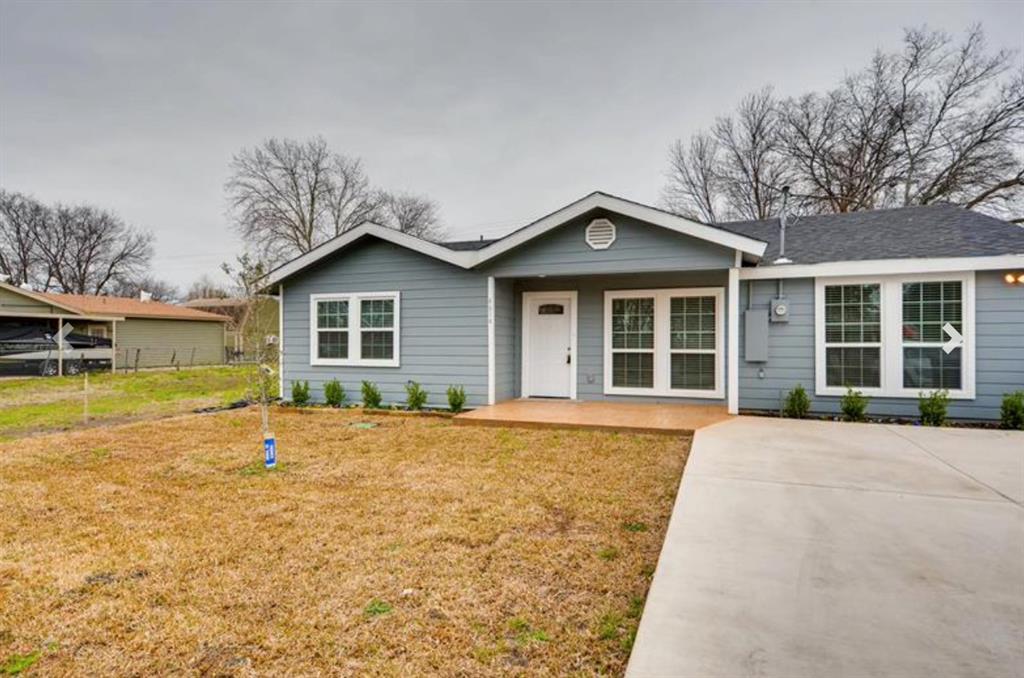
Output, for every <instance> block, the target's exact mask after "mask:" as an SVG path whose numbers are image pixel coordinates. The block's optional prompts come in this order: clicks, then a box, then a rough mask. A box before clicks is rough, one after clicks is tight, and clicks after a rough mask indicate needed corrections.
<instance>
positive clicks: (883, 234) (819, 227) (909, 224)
mask: <svg viewBox="0 0 1024 678" xmlns="http://www.w3.org/2000/svg"><path fill="white" fill-rule="evenodd" d="M720 226H721V228H724V229H727V230H729V231H732V232H735V233H740V234H743V235H746V236H749V237H752V238H758V239H760V240H764V241H766V242H767V243H768V247H767V249H766V250H765V253H764V257H763V259H762V261H761V263H760V264H759V268H764V267H768V266H772V265H773V264H772V262H774V261H775V260H776V259H777V258H778V257H779V220H778V219H777V218H775V219H764V220H761V221H736V222H731V223H724V224H720ZM1006 254H1024V228H1022V227H1020V226H1016V225H1014V224H1011V223H1009V222H1006V221H1002V220H1001V219H996V218H995V217H990V216H988V215H985V214H981V213H979V212H973V211H971V210H969V209H964V208H963V207H959V206H956V205H951V204H949V203H939V204H934V205H921V206H915V207H902V208H894V209H884V210H871V211H865V212H848V213H845V214H820V215H812V216H805V217H798V218H795V219H790V220H789V221H788V222H787V224H786V258H787V259H789V260H791V261H792V263H793V264H797V265H799V264H822V263H830V262H839V261H870V260H881V259H924V258H929V259H930V258H946V257H984V256H1000V255H1006ZM785 265H786V266H790V265H792V264H785Z"/></svg>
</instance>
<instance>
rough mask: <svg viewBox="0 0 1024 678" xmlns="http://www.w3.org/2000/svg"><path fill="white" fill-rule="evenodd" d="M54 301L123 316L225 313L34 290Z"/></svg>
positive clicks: (191, 316)
mask: <svg viewBox="0 0 1024 678" xmlns="http://www.w3.org/2000/svg"><path fill="white" fill-rule="evenodd" d="M35 294H36V296H39V297H45V298H47V299H50V300H51V301H55V302H57V303H58V304H62V305H63V306H67V307H70V308H73V309H76V310H77V311H78V312H79V313H83V314H86V315H106V316H124V317H126V318H163V319H166V320H210V321H214V320H216V321H220V322H224V321H227V320H230V318H228V317H227V316H223V315H218V314H216V313H207V312H206V311H200V310H198V309H194V308H185V307H184V306H176V305H174V304H165V303H162V302H159V301H142V300H140V299H136V298H134V297H132V298H128V297H105V296H97V295H93V294H57V293H55V292H35Z"/></svg>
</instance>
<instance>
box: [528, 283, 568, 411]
mask: <svg viewBox="0 0 1024 678" xmlns="http://www.w3.org/2000/svg"><path fill="white" fill-rule="evenodd" d="M566 297H568V298H569V300H570V301H569V305H570V306H571V307H572V313H570V314H569V357H570V367H571V368H572V369H571V370H570V372H571V375H570V377H569V400H576V398H577V386H578V385H579V364H580V361H579V351H578V350H577V349H578V337H577V322H578V320H579V316H578V314H577V313H578V309H579V292H578V291H577V290H564V291H561V292H558V291H545V292H523V304H522V318H523V323H522V324H523V336H522V338H521V342H522V351H521V352H522V357H521V360H520V363H521V364H520V373H519V382H520V385H521V389H520V390H521V391H522V394H523V397H524V398H529V397H530V392H531V388H532V385H531V384H530V318H531V317H532V315H533V314H532V313H531V312H530V302H532V301H534V300H536V301H544V300H545V299H564V298H566Z"/></svg>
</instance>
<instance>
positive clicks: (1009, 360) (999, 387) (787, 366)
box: [739, 271, 1024, 419]
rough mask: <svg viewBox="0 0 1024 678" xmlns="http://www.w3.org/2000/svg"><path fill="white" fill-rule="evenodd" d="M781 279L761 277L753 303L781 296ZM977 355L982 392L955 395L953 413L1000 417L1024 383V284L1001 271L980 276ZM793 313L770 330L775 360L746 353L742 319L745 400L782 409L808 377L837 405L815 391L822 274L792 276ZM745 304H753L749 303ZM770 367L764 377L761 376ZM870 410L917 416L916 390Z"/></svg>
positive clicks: (815, 400)
mask: <svg viewBox="0 0 1024 678" xmlns="http://www.w3.org/2000/svg"><path fill="white" fill-rule="evenodd" d="M750 285H751V282H745V283H743V284H742V285H741V291H740V298H741V304H743V305H745V304H746V303H747V296H748V294H749V291H750ZM776 285H777V281H774V280H764V281H757V282H754V283H753V298H752V305H753V307H754V308H768V304H769V302H770V300H771V299H772V298H774V297H775V296H776ZM975 287H976V303H975V321H976V326H975V335H976V336H975V355H976V362H975V366H976V372H975V379H976V389H975V390H976V397H975V399H974V400H953V401H951V402H950V405H949V415H950V416H951V417H954V418H958V419H998V418H999V406H1000V403H1001V401H1002V397H1003V394H1005V393H1007V392H1009V391H1013V390H1017V389H1024V289H1022V288H1020V287H1017V286H1010V285H1006V284H1005V283H1004V282H1003V281H1002V275H1001V273H999V272H989V271H985V272H979V273H978V274H977V277H976V286H975ZM784 291H785V295H786V297H787V298H788V300H789V306H790V321H789V322H788V323H773V324H772V325H771V326H770V328H769V334H768V362H767V363H748V362H746V361H744V360H743V359H742V358H743V349H742V347H743V340H744V337H743V324H742V323H740V347H741V349H740V371H739V376H740V408H742V409H747V410H772V411H777V410H779V408H780V407H781V405H782V401H783V399H784V398H785V396H786V394H787V393H788V392H789V391H790V390H791V389H792V388H794V387H795V386H796V385H797V384H802V385H803V386H804V388H805V389H807V392H808V394H809V395H810V396H811V406H812V409H813V410H814V411H815V412H821V413H837V412H838V411H839V398H838V397H821V396H815V395H814V280H813V279H811V278H801V279H797V280H786V281H785V283H784ZM744 307H745V306H744ZM762 368H763V369H764V378H760V377H759V376H758V372H759V370H760V369H762ZM868 412H869V413H870V414H875V415H879V416H898V417H917V416H919V414H920V413H919V410H918V403H917V400H916V399H913V398H881V397H876V398H872V399H871V403H870V405H869V407H868Z"/></svg>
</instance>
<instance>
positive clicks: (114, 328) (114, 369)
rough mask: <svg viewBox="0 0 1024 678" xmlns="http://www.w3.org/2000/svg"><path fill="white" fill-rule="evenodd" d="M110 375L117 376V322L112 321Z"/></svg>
mask: <svg viewBox="0 0 1024 678" xmlns="http://www.w3.org/2000/svg"><path fill="white" fill-rule="evenodd" d="M110 373H111V374H117V321H116V320H111V321H110Z"/></svg>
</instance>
